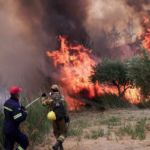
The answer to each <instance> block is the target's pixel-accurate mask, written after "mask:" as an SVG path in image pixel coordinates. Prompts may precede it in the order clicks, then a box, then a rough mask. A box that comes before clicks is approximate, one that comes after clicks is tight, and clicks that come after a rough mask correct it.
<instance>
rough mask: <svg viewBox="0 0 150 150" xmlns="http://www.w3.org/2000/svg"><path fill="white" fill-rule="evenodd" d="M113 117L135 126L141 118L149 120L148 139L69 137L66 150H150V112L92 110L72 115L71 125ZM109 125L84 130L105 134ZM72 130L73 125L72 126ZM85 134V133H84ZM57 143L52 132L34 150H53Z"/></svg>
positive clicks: (127, 136)
mask: <svg viewBox="0 0 150 150" xmlns="http://www.w3.org/2000/svg"><path fill="white" fill-rule="evenodd" d="M100 115H101V116H102V117H111V116H116V117H119V118H121V121H127V120H128V121H129V122H130V123H131V124H135V123H136V122H137V120H138V119H140V118H144V117H146V118H147V121H146V126H147V129H146V138H145V139H144V140H139V138H136V139H132V138H131V136H129V135H124V136H123V137H122V138H121V139H120V138H119V137H118V136H116V135H115V133H114V132H111V134H110V136H109V139H108V138H107V136H103V137H99V138H97V139H87V138H84V136H83V135H82V136H81V137H80V139H79V138H78V137H77V136H69V137H68V138H67V139H66V140H65V142H64V144H63V145H64V149H65V150H150V110H138V109H123V110H106V111H104V112H100V111H96V110H90V111H87V110H86V111H81V112H78V113H75V112H74V113H73V112H71V113H70V117H71V123H72V122H75V121H76V120H88V123H91V124H92V122H95V121H96V119H97V118H98V117H99V116H100ZM107 126H108V125H105V124H102V125H97V124H95V125H92V126H90V127H86V128H84V131H85V132H87V131H88V130H91V128H92V129H97V128H101V129H104V131H105V134H106V131H107V128H108V127H107ZM70 128H71V125H70ZM83 134H84V132H83ZM54 143H55V138H54V135H53V133H52V131H51V132H50V133H49V134H48V135H47V136H46V137H45V140H44V142H43V143H42V144H41V145H36V146H35V147H34V150H52V148H51V147H52V145H53V144H54Z"/></svg>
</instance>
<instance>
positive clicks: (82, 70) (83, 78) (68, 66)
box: [47, 36, 140, 110]
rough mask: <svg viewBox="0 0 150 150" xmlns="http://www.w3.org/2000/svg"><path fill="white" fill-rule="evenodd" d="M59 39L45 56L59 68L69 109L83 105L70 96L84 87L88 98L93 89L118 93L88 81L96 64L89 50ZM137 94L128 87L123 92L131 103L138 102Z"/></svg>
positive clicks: (108, 87)
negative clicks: (57, 43)
mask: <svg viewBox="0 0 150 150" xmlns="http://www.w3.org/2000/svg"><path fill="white" fill-rule="evenodd" d="M59 40H60V41H61V46H60V49H59V50H55V51H52V52H47V56H48V57H51V58H52V59H53V63H54V66H55V67H59V69H60V74H61V75H60V77H61V82H62V83H63V84H64V85H65V91H64V92H65V97H66V100H67V103H68V106H69V109H70V110H73V109H75V108H77V109H78V106H79V105H84V103H81V102H80V101H78V100H77V99H75V98H72V97H71V95H72V94H74V95H75V94H78V93H79V92H80V91H82V90H84V89H86V90H87V91H88V92H87V93H86V96H87V97H89V98H93V97H94V96H95V90H96V91H97V93H98V94H99V95H100V94H104V93H105V92H107V93H113V94H116V95H118V90H117V88H115V87H111V86H107V85H104V84H101V85H98V83H97V84H95V85H93V84H92V83H91V82H90V81H89V76H90V75H91V71H92V66H94V65H95V64H96V62H95V61H94V60H93V59H92V58H91V57H90V54H91V52H92V51H91V50H88V49H86V48H85V47H83V46H82V45H77V43H76V46H73V45H72V44H70V43H68V42H67V41H66V39H65V38H64V37H61V36H59ZM137 96H138V97H140V95H139V92H138V90H137V89H129V90H127V91H126V93H125V97H126V98H127V99H130V101H131V102H132V103H137V102H139V101H138V100H137Z"/></svg>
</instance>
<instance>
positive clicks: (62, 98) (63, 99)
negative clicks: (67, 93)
mask: <svg viewBox="0 0 150 150" xmlns="http://www.w3.org/2000/svg"><path fill="white" fill-rule="evenodd" d="M60 100H61V101H62V102H63V105H65V98H64V96H63V95H62V96H61V98H60Z"/></svg>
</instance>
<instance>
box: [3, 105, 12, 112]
mask: <svg viewBox="0 0 150 150" xmlns="http://www.w3.org/2000/svg"><path fill="white" fill-rule="evenodd" d="M4 108H5V109H7V110H8V111H13V110H12V109H10V108H8V107H6V106H4Z"/></svg>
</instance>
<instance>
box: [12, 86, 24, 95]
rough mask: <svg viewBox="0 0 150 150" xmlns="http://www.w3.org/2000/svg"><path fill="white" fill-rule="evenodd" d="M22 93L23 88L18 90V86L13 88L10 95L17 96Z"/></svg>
mask: <svg viewBox="0 0 150 150" xmlns="http://www.w3.org/2000/svg"><path fill="white" fill-rule="evenodd" d="M20 91H22V88H18V87H17V86H13V87H12V88H11V89H10V94H17V93H19V92H20Z"/></svg>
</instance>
